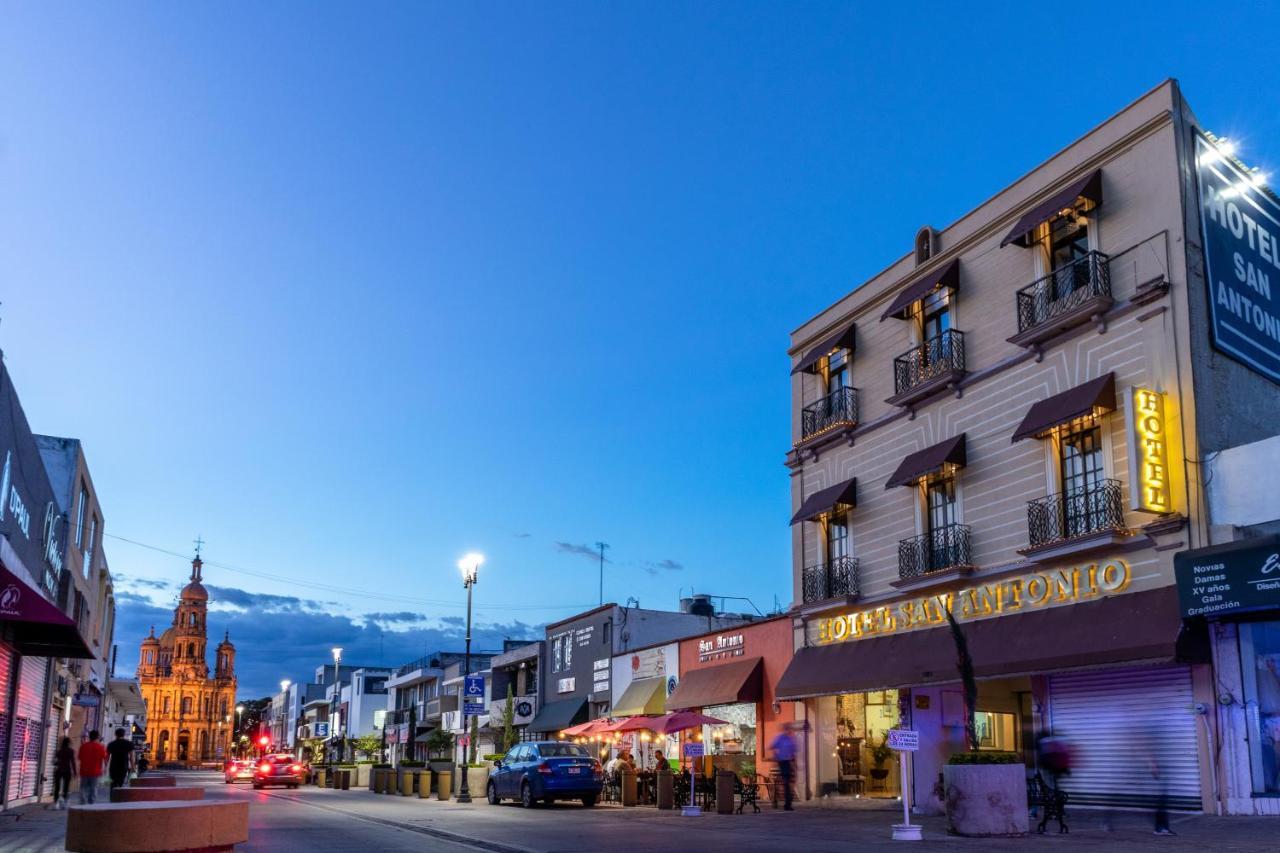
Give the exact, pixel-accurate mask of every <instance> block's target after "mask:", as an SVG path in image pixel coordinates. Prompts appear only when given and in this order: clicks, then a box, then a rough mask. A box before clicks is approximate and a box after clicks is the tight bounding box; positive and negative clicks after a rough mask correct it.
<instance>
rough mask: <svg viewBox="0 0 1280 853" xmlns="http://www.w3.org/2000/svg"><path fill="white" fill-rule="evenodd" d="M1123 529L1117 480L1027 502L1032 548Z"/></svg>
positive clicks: (1100, 482)
mask: <svg viewBox="0 0 1280 853" xmlns="http://www.w3.org/2000/svg"><path fill="white" fill-rule="evenodd" d="M1124 526H1125V525H1124V494H1123V492H1122V491H1121V488H1120V483H1119V482H1118V481H1116V480H1100V481H1098V482H1097V483H1095V484H1092V485H1090V486H1088V487H1086V488H1083V489H1076V490H1073V491H1068V492H1060V493H1059V494H1056V495H1048V496H1046V497H1043V498H1037V499H1036V500H1033V501H1028V502H1027V531H1028V533H1029V534H1030V539H1031V547H1032V548H1039V547H1041V546H1043V545H1051V544H1053V543H1055V542H1061V541H1064V540H1068V539H1075V538H1077V537H1080V536H1089V535H1091V534H1094V533H1102V532H1104V531H1108V530H1123V529H1124Z"/></svg>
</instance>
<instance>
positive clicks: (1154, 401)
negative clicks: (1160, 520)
mask: <svg viewBox="0 0 1280 853" xmlns="http://www.w3.org/2000/svg"><path fill="white" fill-rule="evenodd" d="M1132 391H1133V396H1132V398H1131V400H1130V406H1129V409H1130V412H1129V420H1130V423H1131V429H1130V434H1131V435H1132V436H1133V456H1134V462H1135V465H1136V468H1137V470H1136V471H1133V472H1132V473H1133V474H1134V475H1135V476H1134V478H1133V484H1134V488H1133V508H1134V509H1137V510H1141V511H1143V512H1171V511H1172V495H1171V493H1170V490H1169V448H1168V444H1169V442H1168V432H1167V430H1166V429H1165V418H1164V397H1163V396H1162V395H1161V394H1159V393H1158V392H1156V391H1151V390H1149V389H1147V388H1137V387H1135V388H1133V389H1132ZM1132 467H1133V466H1131V468H1132Z"/></svg>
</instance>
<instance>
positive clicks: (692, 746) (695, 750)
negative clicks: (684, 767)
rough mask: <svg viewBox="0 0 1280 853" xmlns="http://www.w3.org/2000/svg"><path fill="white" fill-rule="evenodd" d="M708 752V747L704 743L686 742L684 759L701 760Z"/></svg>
mask: <svg viewBox="0 0 1280 853" xmlns="http://www.w3.org/2000/svg"><path fill="white" fill-rule="evenodd" d="M706 752H707V746H706V744H704V743H703V742H702V741H693V740H689V741H685V743H684V757H685V758H701V757H702V756H703V755H705V754H706Z"/></svg>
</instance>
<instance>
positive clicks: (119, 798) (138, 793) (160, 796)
mask: <svg viewBox="0 0 1280 853" xmlns="http://www.w3.org/2000/svg"><path fill="white" fill-rule="evenodd" d="M203 799H204V788H178V787H174V788H112V789H111V802H113V803H158V802H169V801H171V800H203Z"/></svg>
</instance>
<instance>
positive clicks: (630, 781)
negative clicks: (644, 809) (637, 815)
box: [621, 770, 636, 806]
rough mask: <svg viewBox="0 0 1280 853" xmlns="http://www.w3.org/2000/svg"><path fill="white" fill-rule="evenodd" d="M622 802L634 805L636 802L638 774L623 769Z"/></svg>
mask: <svg viewBox="0 0 1280 853" xmlns="http://www.w3.org/2000/svg"><path fill="white" fill-rule="evenodd" d="M621 775H622V804H623V805H624V806H634V805H635V804H636V774H634V773H629V772H627V771H626V770H624V771H622V774H621Z"/></svg>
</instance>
